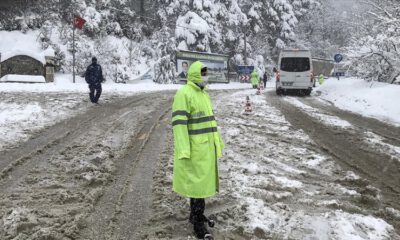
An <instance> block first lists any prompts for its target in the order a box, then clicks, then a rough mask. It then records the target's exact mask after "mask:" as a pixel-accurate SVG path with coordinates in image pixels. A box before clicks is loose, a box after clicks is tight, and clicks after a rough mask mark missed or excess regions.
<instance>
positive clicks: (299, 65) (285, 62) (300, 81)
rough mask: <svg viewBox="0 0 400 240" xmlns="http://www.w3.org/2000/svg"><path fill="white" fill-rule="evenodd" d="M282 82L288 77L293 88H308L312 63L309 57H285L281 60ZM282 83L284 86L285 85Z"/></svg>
mask: <svg viewBox="0 0 400 240" xmlns="http://www.w3.org/2000/svg"><path fill="white" fill-rule="evenodd" d="M281 71H282V80H283V81H284V79H285V77H283V76H287V78H288V79H291V81H290V82H293V83H292V84H290V83H289V85H290V86H291V87H293V88H299V89H303V88H308V86H309V85H310V71H311V61H310V58H309V57H285V58H282V60H281ZM283 81H282V84H283Z"/></svg>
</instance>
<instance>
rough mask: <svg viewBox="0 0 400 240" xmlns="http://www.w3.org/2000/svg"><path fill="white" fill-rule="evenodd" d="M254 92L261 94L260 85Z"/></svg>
mask: <svg viewBox="0 0 400 240" xmlns="http://www.w3.org/2000/svg"><path fill="white" fill-rule="evenodd" d="M256 94H257V95H261V91H260V87H258V88H257V92H256Z"/></svg>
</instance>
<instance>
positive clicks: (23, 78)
mask: <svg viewBox="0 0 400 240" xmlns="http://www.w3.org/2000/svg"><path fill="white" fill-rule="evenodd" d="M0 82H26V83H45V82H46V80H45V79H44V77H43V76H32V75H18V74H7V75H5V76H4V77H2V78H0Z"/></svg>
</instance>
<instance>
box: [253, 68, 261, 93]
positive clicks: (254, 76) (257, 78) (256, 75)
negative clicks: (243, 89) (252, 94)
mask: <svg viewBox="0 0 400 240" xmlns="http://www.w3.org/2000/svg"><path fill="white" fill-rule="evenodd" d="M259 82H260V79H259V77H258V73H257V70H255V69H254V70H253V72H252V73H251V85H252V86H253V88H257V87H258V84H259Z"/></svg>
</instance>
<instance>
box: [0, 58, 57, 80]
mask: <svg viewBox="0 0 400 240" xmlns="http://www.w3.org/2000/svg"><path fill="white" fill-rule="evenodd" d="M22 76H23V77H22ZM28 76H32V81H29V77H28ZM41 76H42V77H43V78H41ZM0 79H1V80H0V81H5V82H54V51H53V50H48V51H44V52H43V53H40V54H36V53H32V52H27V51H25V52H22V51H14V52H7V53H6V54H4V55H3V56H2V55H1V53H0ZM41 79H42V80H41Z"/></svg>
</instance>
